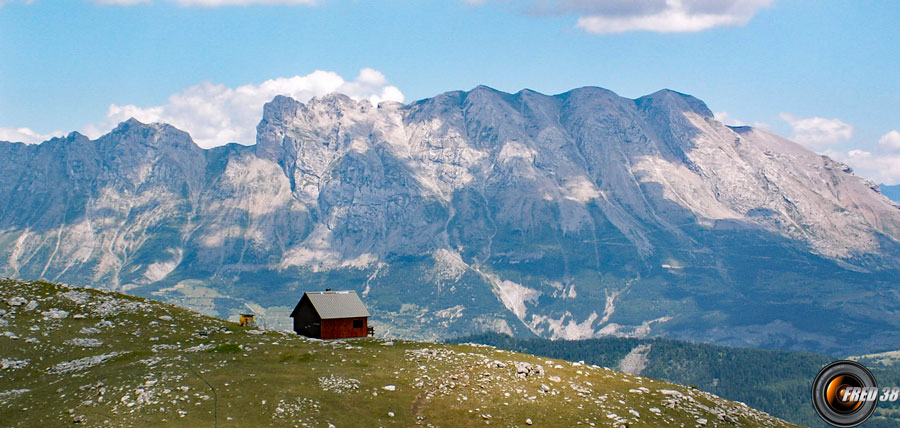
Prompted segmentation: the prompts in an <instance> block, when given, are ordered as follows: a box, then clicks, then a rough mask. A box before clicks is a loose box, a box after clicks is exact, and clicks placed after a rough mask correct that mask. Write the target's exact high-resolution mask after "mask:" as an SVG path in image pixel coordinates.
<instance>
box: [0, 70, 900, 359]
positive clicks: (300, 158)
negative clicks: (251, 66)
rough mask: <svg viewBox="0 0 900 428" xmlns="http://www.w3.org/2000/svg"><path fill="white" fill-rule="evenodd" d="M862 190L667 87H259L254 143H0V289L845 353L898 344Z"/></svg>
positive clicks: (892, 274)
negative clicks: (340, 298)
mask: <svg viewBox="0 0 900 428" xmlns="http://www.w3.org/2000/svg"><path fill="white" fill-rule="evenodd" d="M877 189H878V187H877V186H876V185H874V184H873V183H871V182H868V181H866V180H863V179H861V178H858V177H856V176H854V175H852V171H851V170H850V169H849V167H847V166H846V165H843V164H840V163H838V162H835V161H832V160H830V159H828V158H826V157H822V156H819V155H816V154H814V153H812V152H809V151H807V150H806V149H804V148H802V147H800V146H798V145H796V144H794V143H792V142H790V141H787V140H784V139H782V138H779V137H777V136H774V135H772V134H768V133H765V132H763V131H759V130H756V129H752V128H745V127H741V128H731V127H726V126H724V125H722V124H721V123H719V122H717V121H715V120H714V119H713V117H712V114H711V112H710V111H709V109H708V108H707V107H706V106H705V105H704V104H703V103H702V102H701V101H699V100H697V99H696V98H693V97H690V96H687V95H684V94H679V93H677V92H672V91H668V90H664V91H660V92H657V93H654V94H651V95H648V96H645V97H641V98H638V99H635V100H631V99H626V98H622V97H619V96H617V95H616V94H614V93H612V92H610V91H607V90H604V89H600V88H581V89H576V90H573V91H570V92H567V93H564V94H559V95H555V96H547V95H542V94H539V93H536V92H533V91H528V90H524V91H521V92H519V93H516V94H507V93H503V92H498V91H495V90H493V89H490V88H487V87H478V88H475V89H474V90H472V91H469V92H449V93H445V94H441V95H438V96H437V97H434V98H430V99H425V100H421V101H418V102H415V103H412V104H409V105H400V104H393V103H383V104H381V105H380V106H378V107H373V106H371V105H370V104H369V103H367V102H355V101H353V100H351V99H349V98H347V97H344V96H341V95H332V96H327V97H324V98H321V99H313V100H311V101H310V102H308V103H300V102H297V101H295V100H293V99H290V98H286V97H276V98H275V99H274V100H273V101H272V102H270V103H268V104H267V105H266V106H265V109H264V115H263V119H262V121H261V122H260V124H259V126H258V137H257V144H256V145H255V146H250V147H243V146H237V145H228V146H223V147H218V148H215V149H211V150H203V149H200V148H198V147H197V146H196V145H194V144H193V143H192V142H191V140H190V137H189V136H188V135H187V134H185V133H183V132H181V131H179V130H177V129H175V128H173V127H171V126H169V125H164V124H153V125H145V124H141V123H139V122H137V121H134V120H130V121H128V122H124V123H122V124H121V125H120V126H119V127H117V128H116V129H115V130H113V131H112V132H111V133H110V134H108V135H106V136H104V137H101V138H100V139H98V140H95V141H90V140H88V139H87V138H85V137H84V136H81V135H79V134H77V133H73V134H70V135H69V136H68V137H66V138H63V139H54V140H50V141H48V142H45V143H43V144H40V145H36V146H25V145H22V144H11V143H2V144H0V260H3V261H4V263H3V265H2V266H0V269H2V270H0V274H3V275H7V276H15V277H21V278H46V279H50V280H56V281H64V282H69V283H72V284H92V285H94V286H97V287H104V288H110V289H117V290H129V291H130V292H132V293H135V294H141V295H154V296H158V297H161V298H164V299H168V300H170V301H173V302H177V303H181V304H184V305H187V306H190V307H193V308H196V309H200V310H202V311H204V312H206V313H210V314H217V315H220V316H230V315H234V314H236V313H237V312H239V311H242V310H246V309H247V308H250V309H251V310H254V311H256V312H259V313H261V314H262V315H263V318H264V319H265V322H268V323H270V324H271V325H277V326H287V322H288V319H287V314H288V313H289V310H290V308H291V307H292V306H293V305H294V304H295V303H296V301H297V300H298V299H299V297H300V296H301V295H302V292H303V291H307V290H315V289H323V288H325V287H328V288H335V289H340V288H346V289H354V290H357V291H359V292H360V293H361V295H362V296H363V297H364V299H365V300H366V301H367V303H368V304H369V306H370V308H371V312H372V313H373V315H374V322H375V325H376V327H377V329H378V331H379V332H380V333H387V334H394V335H403V336H411V337H419V338H434V337H446V336H451V335H458V334H466V333H476V332H480V331H486V330H490V331H500V332H507V333H514V334H520V335H532V334H536V335H540V336H543V337H549V338H568V339H577V338H588V337H599V336H606V335H616V336H647V335H651V336H653V335H665V336H668V337H675V338H687V339H696V340H703V341H710V342H716V343H721V344H731V345H750V346H760V347H772V348H786V349H804V350H813V351H820V352H845V351H851V350H852V351H853V352H855V353H859V351H860V348H861V349H863V350H879V349H881V348H885V347H890V346H894V345H895V344H896V343H897V340H898V339H900V328H898V327H900V325H898V324H900V319H898V318H897V317H896V316H893V315H892V314H894V311H895V310H896V308H897V307H898V306H900V294H898V293H900V282H898V281H897V279H896V278H897V273H898V271H900V245H898V241H900V208H898V205H896V204H895V203H893V202H891V201H890V200H889V199H887V198H886V197H885V196H883V195H882V194H881V193H879V191H878V190H877Z"/></svg>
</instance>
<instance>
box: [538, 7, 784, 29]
mask: <svg viewBox="0 0 900 428" xmlns="http://www.w3.org/2000/svg"><path fill="white" fill-rule="evenodd" d="M771 3H772V0H533V7H532V11H533V12H535V13H537V14H557V15H558V14H574V15H578V16H579V17H578V22H577V24H576V26H577V27H578V28H581V29H583V30H584V31H587V32H589V33H593V34H614V33H624V32H627V31H654V32H659V33H675V32H697V31H703V30H708V29H710V28H715V27H730V26H740V25H745V24H747V22H749V21H750V19H752V18H753V16H754V15H756V13H757V12H759V10H760V9H763V8H765V7H768V6H769V5H770V4H771Z"/></svg>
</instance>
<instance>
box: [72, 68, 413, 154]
mask: <svg viewBox="0 0 900 428" xmlns="http://www.w3.org/2000/svg"><path fill="white" fill-rule="evenodd" d="M332 92H340V93H343V94H346V95H348V96H350V97H351V98H353V99H356V100H368V101H369V102H371V103H372V104H373V105H377V104H378V103H380V102H382V101H399V102H402V101H403V93H402V92H401V91H400V89H398V88H397V87H396V86H391V85H388V82H387V78H385V76H384V75H383V74H382V73H381V72H379V71H377V70H373V69H371V68H364V69H362V70H361V71H360V72H359V75H358V76H356V78H355V79H354V80H352V81H347V80H345V79H344V78H343V77H341V76H340V75H338V74H337V73H335V72H331V71H321V70H317V71H314V72H312V73H310V74H307V75H305V76H294V77H279V78H275V79H269V80H266V81H265V82H263V83H261V84H259V85H253V84H248V85H243V86H238V87H235V88H232V87H229V86H226V85H223V84H216V83H210V82H204V83H200V84H197V85H194V86H191V87H188V88H186V89H184V90H183V91H181V92H179V93H175V94H172V95H170V96H169V99H168V102H167V103H166V104H163V105H159V106H148V107H142V106H137V105H133V104H128V105H116V104H113V105H110V106H109V110H108V111H107V113H106V118H105V119H104V120H102V121H100V122H99V123H94V124H91V125H88V126H87V127H86V128H85V130H84V131H85V134H87V135H89V136H91V137H98V136H100V135H102V134H104V133H106V132H108V131H109V130H110V129H112V128H113V127H115V125H116V124H117V123H119V122H122V121H125V120H127V119H128V118H131V117H133V118H135V119H138V120H140V121H142V122H166V123H170V124H172V125H175V126H176V127H178V128H180V129H183V130H185V131H188V132H189V133H190V134H191V136H192V137H193V138H194V140H195V141H196V142H197V144H198V145H200V146H201V147H205V148H209V147H215V146H220V145H223V144H227V143H230V142H237V143H241V144H253V143H254V142H255V141H256V124H257V123H259V118H260V117H261V116H262V106H263V104H265V102H266V101H268V100H271V99H272V98H273V97H275V96H276V95H287V96H290V97H292V98H295V99H298V100H304V101H305V100H308V99H310V98H312V97H316V96H322V95H325V94H329V93H332Z"/></svg>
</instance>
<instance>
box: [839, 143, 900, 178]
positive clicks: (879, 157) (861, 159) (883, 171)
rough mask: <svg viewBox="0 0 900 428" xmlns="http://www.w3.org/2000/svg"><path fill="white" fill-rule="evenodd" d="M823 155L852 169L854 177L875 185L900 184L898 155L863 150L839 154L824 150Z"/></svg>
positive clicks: (899, 158)
mask: <svg viewBox="0 0 900 428" xmlns="http://www.w3.org/2000/svg"><path fill="white" fill-rule="evenodd" d="M825 155H827V156H828V157H830V158H832V159H836V160H838V161H841V162H843V163H846V164H847V165H850V166H851V167H853V170H854V172H855V174H856V175H858V176H860V177H865V178H868V179H870V180H873V181H875V182H876V183H883V184H889V185H893V184H900V155H898V154H893V153H872V152H868V151H865V150H850V151H848V152H839V151H835V150H826V151H825Z"/></svg>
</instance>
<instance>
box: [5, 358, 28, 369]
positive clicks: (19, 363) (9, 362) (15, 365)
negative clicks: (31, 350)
mask: <svg viewBox="0 0 900 428" xmlns="http://www.w3.org/2000/svg"><path fill="white" fill-rule="evenodd" d="M28 362H29V360H17V359H14V358H3V359H0V369H2V370H6V369H10V370H17V369H23V368H25V367H27V366H28Z"/></svg>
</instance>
